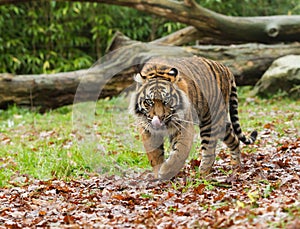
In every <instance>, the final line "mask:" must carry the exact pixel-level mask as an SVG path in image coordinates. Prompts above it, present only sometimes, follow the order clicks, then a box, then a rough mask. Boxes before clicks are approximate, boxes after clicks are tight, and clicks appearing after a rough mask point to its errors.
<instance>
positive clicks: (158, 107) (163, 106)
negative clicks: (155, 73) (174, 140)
mask: <svg viewBox="0 0 300 229" xmlns="http://www.w3.org/2000/svg"><path fill="white" fill-rule="evenodd" d="M137 94H138V96H136V98H135V100H134V101H133V102H134V103H135V110H134V113H135V114H136V115H137V117H138V118H139V121H140V124H142V126H143V127H144V129H145V130H148V131H150V132H152V133H155V132H156V133H158V132H166V133H170V132H172V131H173V130H174V129H176V128H178V123H180V122H181V120H183V119H184V114H185V113H186V109H188V107H189V101H188V99H187V97H186V95H185V94H184V93H183V92H182V91H181V90H180V89H179V88H178V87H177V86H176V85H175V84H173V83H171V82H170V81H168V80H165V79H160V78H153V79H150V80H148V81H147V82H146V83H144V84H142V85H141V87H140V88H139V90H138V93H137Z"/></svg>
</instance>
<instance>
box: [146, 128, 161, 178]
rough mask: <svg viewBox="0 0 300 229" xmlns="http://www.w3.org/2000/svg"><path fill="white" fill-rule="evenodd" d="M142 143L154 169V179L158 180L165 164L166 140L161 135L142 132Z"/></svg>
mask: <svg viewBox="0 0 300 229" xmlns="http://www.w3.org/2000/svg"><path fill="white" fill-rule="evenodd" d="M142 141H143V144H144V148H145V150H146V153H147V157H148V160H149V162H150V164H151V166H152V168H153V173H154V177H155V178H158V171H159V169H160V167H161V165H162V164H163V162H164V138H163V136H161V135H153V134H151V133H150V132H148V131H142Z"/></svg>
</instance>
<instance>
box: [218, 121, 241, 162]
mask: <svg viewBox="0 0 300 229" xmlns="http://www.w3.org/2000/svg"><path fill="white" fill-rule="evenodd" d="M223 142H224V143H225V144H226V145H227V147H228V148H229V150H230V152H231V164H232V166H233V167H241V166H242V163H241V150H240V140H239V139H238V137H237V135H236V134H235V132H234V130H233V128H232V125H231V123H228V124H227V126H226V133H225V137H224V139H223Z"/></svg>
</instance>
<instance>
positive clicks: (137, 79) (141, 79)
mask: <svg viewBox="0 0 300 229" xmlns="http://www.w3.org/2000/svg"><path fill="white" fill-rule="evenodd" d="M133 78H134V81H135V82H137V83H139V84H143V83H144V82H145V81H146V77H143V76H142V75H141V73H137V74H135V75H134V76H133Z"/></svg>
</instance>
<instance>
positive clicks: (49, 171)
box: [0, 88, 300, 187]
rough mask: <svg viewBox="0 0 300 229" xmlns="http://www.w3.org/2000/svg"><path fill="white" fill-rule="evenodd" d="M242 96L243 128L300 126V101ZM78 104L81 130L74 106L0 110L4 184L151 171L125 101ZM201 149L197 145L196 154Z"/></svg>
mask: <svg viewBox="0 0 300 229" xmlns="http://www.w3.org/2000/svg"><path fill="white" fill-rule="evenodd" d="M239 94H240V107H239V110H240V122H241V125H242V128H243V130H244V131H246V132H250V131H251V130H253V129H257V130H258V131H261V130H263V129H264V128H265V127H266V126H268V125H269V127H270V128H276V130H277V131H278V132H279V133H280V134H281V135H285V134H287V133H288V130H289V129H291V128H297V129H299V127H300V112H299V110H300V108H299V105H298V104H299V101H295V100H289V99H287V98H280V97H274V98H271V99H268V100H267V99H259V98H249V97H248V96H249V88H240V93H239ZM90 105H92V106H90ZM80 106H82V108H83V109H82V110H83V114H84V115H85V116H84V117H83V118H82V119H81V120H80V121H74V122H75V124H78V125H79V129H76V128H74V125H73V122H72V111H73V106H66V107H62V108H59V109H56V110H53V111H50V112H47V113H45V114H39V113H36V112H33V111H29V110H27V109H23V108H17V107H15V106H12V107H10V108H9V109H8V110H5V111H4V110H0V187H1V186H2V187H4V186H13V185H22V184H23V183H24V182H26V181H27V179H25V178H26V177H29V178H37V179H51V178H53V177H58V178H62V179H71V178H73V177H75V178H76V177H78V176H88V175H89V174H90V173H93V172H100V173H110V174H112V173H121V174H123V173H126V172H127V171H134V170H140V169H145V168H146V169H150V167H149V164H148V161H147V158H146V155H145V153H144V150H143V147H142V143H141V141H140V139H139V136H138V132H137V128H136V126H135V125H134V122H133V119H132V117H131V116H130V115H128V111H127V106H128V103H127V101H126V99H124V98H122V97H119V98H114V99H111V100H100V101H98V103H97V104H96V109H95V110H93V109H92V108H91V107H93V104H81V105H80ZM89 116H90V117H89ZM76 122H77V123H76ZM198 148H199V144H195V146H194V148H193V152H192V154H191V155H192V156H193V155H196V154H195V152H196V151H197V149H198ZM246 150H247V148H246Z"/></svg>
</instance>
